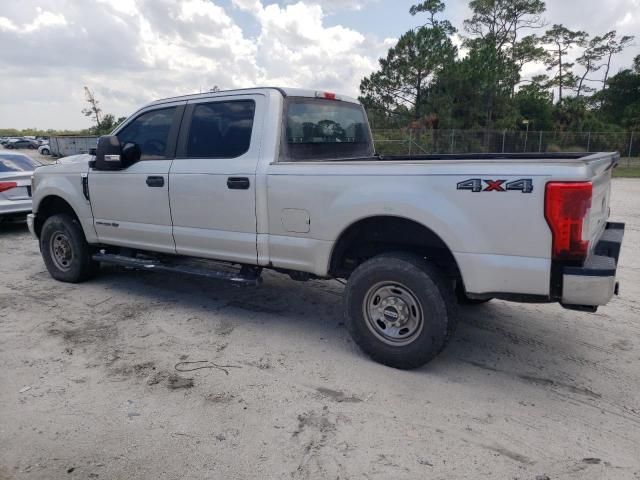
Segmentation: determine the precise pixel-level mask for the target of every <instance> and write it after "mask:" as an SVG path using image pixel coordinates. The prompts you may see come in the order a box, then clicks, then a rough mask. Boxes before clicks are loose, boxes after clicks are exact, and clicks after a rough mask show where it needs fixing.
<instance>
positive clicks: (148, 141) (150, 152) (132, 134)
mask: <svg viewBox="0 0 640 480" xmlns="http://www.w3.org/2000/svg"><path fill="white" fill-rule="evenodd" d="M175 111H176V107H171V108H163V109H162V110H152V111H150V112H146V113H143V114H142V115H140V116H139V117H137V118H136V119H135V120H133V122H131V123H130V124H129V125H127V126H126V127H124V130H122V131H121V132H120V133H118V140H120V143H121V144H122V145H124V144H125V143H136V144H138V146H139V147H140V149H141V150H142V160H159V159H163V158H168V157H170V156H171V153H170V152H167V144H168V143H169V131H170V130H171V125H172V123H173V116H174V113H175Z"/></svg>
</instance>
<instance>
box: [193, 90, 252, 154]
mask: <svg viewBox="0 0 640 480" xmlns="http://www.w3.org/2000/svg"><path fill="white" fill-rule="evenodd" d="M255 109H256V104H255V102H254V101H253V100H233V101H227V102H212V103H199V104H197V105H195V107H194V109H193V115H192V117H191V127H190V128H189V137H188V140H187V157H188V158H235V157H239V156H240V155H243V154H244V153H246V152H247V151H248V150H249V146H250V144H251V130H252V128H253V117H254V113H255Z"/></svg>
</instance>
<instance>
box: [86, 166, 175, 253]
mask: <svg viewBox="0 0 640 480" xmlns="http://www.w3.org/2000/svg"><path fill="white" fill-rule="evenodd" d="M171 162H172V160H146V161H141V162H137V163H135V164H133V165H131V166H130V167H129V168H127V169H125V170H119V171H114V172H109V171H95V170H93V171H91V172H90V173H89V191H90V194H91V206H92V208H93V215H94V217H95V229H96V232H97V234H98V238H99V239H100V242H102V243H106V244H110V245H120V246H125V247H134V248H141V249H148V250H153V251H159V252H167V253H175V244H174V242H173V235H172V232H171V212H170V210H169V183H168V177H169V167H170V166H171ZM150 176H153V177H156V176H159V177H163V178H164V179H165V185H164V186H162V187H149V186H148V185H147V184H146V181H147V178H148V177H150Z"/></svg>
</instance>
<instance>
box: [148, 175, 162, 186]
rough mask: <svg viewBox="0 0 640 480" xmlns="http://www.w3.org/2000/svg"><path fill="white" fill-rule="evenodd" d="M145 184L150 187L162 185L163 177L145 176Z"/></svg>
mask: <svg viewBox="0 0 640 480" xmlns="http://www.w3.org/2000/svg"><path fill="white" fill-rule="evenodd" d="M147 185H148V186H150V187H164V177H154V176H151V177H147Z"/></svg>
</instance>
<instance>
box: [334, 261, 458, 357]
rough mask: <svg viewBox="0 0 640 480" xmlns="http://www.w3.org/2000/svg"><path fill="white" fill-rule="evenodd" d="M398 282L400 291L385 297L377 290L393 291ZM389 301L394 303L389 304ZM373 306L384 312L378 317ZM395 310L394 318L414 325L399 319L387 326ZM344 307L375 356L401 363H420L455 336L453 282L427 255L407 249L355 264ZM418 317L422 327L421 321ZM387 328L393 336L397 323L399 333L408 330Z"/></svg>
mask: <svg viewBox="0 0 640 480" xmlns="http://www.w3.org/2000/svg"><path fill="white" fill-rule="evenodd" d="M394 288H395V289H396V292H397V296H396V297H393V295H395V294H396V293H391V294H389V295H390V296H387V297H386V298H384V299H383V300H382V301H381V300H380V295H378V292H384V291H385V290H389V291H391V292H394ZM376 295H378V297H376ZM382 295H385V294H384V293H383V294H382ZM376 298H377V300H376ZM405 300H406V301H405ZM376 301H378V302H379V303H378V304H376V303H375V302H376ZM385 302H390V303H392V304H391V305H389V303H387V304H386V305H387V306H386V307H385ZM405 307H406V308H405ZM381 308H382V309H383V310H382V313H381V312H380V309H381ZM370 309H374V310H375V309H377V310H378V313H377V314H378V315H383V317H384V318H382V319H377V320H375V319H374V318H373V317H374V316H375V315H376V314H375V313H373V314H369V313H367V312H370V311H371V310H370ZM389 309H390V310H391V311H389ZM394 310H395V319H396V320H398V321H402V320H404V321H406V322H407V323H405V325H409V324H410V323H413V325H412V326H411V328H400V327H399V326H398V323H397V322H396V324H395V325H392V326H387V327H384V328H382V326H383V324H386V321H387V320H388V319H389V318H392V319H393V318H394V317H393V316H392V317H387V315H388V314H389V313H391V314H392V315H393V312H394ZM403 312H404V313H403ZM345 313H346V325H347V327H348V329H349V331H350V333H351V336H352V337H353V339H354V341H355V342H356V343H357V344H358V346H359V347H360V348H361V349H362V350H363V351H364V352H365V353H366V354H367V355H369V356H370V357H371V358H372V359H373V360H375V361H377V362H380V363H383V364H385V365H388V366H390V367H394V368H399V369H412V368H418V367H421V366H423V365H424V364H426V363H428V362H429V361H431V360H432V359H433V358H435V357H436V355H438V354H439V353H440V352H441V351H442V350H443V349H444V348H445V346H446V345H447V343H448V341H449V339H450V338H451V337H452V335H453V332H454V331H455V327H456V322H457V305H456V301H455V297H454V293H453V288H452V286H451V285H450V284H449V282H448V281H447V279H446V277H445V276H444V275H443V274H442V272H441V271H440V270H438V268H436V267H435V266H434V265H432V264H430V263H428V262H427V261H425V260H424V259H423V258H422V257H420V256H418V255H414V254H411V253H405V252H394V253H388V254H383V255H379V256H377V257H374V258H372V259H370V260H368V261H366V262H364V263H363V264H361V265H360V266H359V267H358V268H356V270H355V271H354V272H353V273H352V274H351V276H350V277H349V281H348V282H347V287H346V289H345ZM418 318H421V319H422V321H421V322H419V321H418V320H417V319H418ZM419 323H421V325H422V326H421V327H420V328H418V327H417V326H416V325H417V324H419ZM376 325H377V326H376ZM387 328H388V329H389V330H388V332H390V333H389V335H390V336H393V335H394V333H391V332H392V331H395V330H394V329H399V330H398V331H397V333H395V335H396V336H397V337H401V334H402V331H403V330H407V332H405V333H404V335H407V336H406V337H404V339H402V338H398V339H394V338H390V337H387V334H386V333H385V331H386V329H387ZM412 330H414V333H411V331H412ZM410 334H411V335H410Z"/></svg>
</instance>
